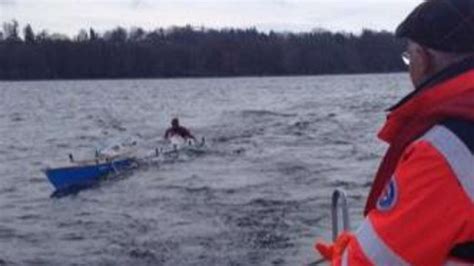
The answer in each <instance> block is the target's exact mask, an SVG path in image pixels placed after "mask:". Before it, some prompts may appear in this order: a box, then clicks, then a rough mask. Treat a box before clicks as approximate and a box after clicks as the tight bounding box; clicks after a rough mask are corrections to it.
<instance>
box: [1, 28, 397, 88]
mask: <svg viewBox="0 0 474 266" xmlns="http://www.w3.org/2000/svg"><path fill="white" fill-rule="evenodd" d="M403 50H404V43H403V42H402V41H400V40H397V39H395V38H394V36H393V34H392V33H390V32H386V31H373V30H364V31H363V32H362V33H360V34H353V33H345V32H330V31H327V30H314V31H312V32H306V33H277V32H268V33H266V32H259V31H257V30H256V29H254V28H251V29H232V28H230V29H221V30H215V29H207V28H195V27H191V26H185V27H170V28H166V29H164V28H159V29H156V30H151V31H146V30H144V29H142V28H132V29H130V30H127V29H125V28H123V27H117V28H115V29H112V30H109V31H106V32H103V33H99V32H97V31H96V30H94V29H92V28H91V29H88V30H80V31H79V33H78V34H77V35H75V36H74V37H72V38H70V37H68V36H66V35H63V34H58V33H53V34H50V33H48V32H47V31H45V30H43V31H40V32H38V33H35V31H34V30H33V28H32V27H31V25H29V24H27V25H26V26H24V27H23V28H21V27H20V26H19V24H18V22H17V21H15V20H13V21H10V22H4V23H3V25H2V29H1V30H0V79H2V80H23V79H26V80H28V79H96V78H97V79H98V78H157V77H204V76H211V77H220V76H265V75H318V74H341V73H381V72H396V71H404V70H405V67H404V66H403V63H402V62H401V60H400V56H399V55H400V53H401V52H402V51H403Z"/></svg>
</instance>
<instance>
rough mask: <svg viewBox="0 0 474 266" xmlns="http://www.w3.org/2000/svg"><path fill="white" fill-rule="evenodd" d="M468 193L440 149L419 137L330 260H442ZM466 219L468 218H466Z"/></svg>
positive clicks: (457, 238)
mask: <svg viewBox="0 0 474 266" xmlns="http://www.w3.org/2000/svg"><path fill="white" fill-rule="evenodd" d="M470 209H472V206H471V203H470V200H469V198H468V197H467V196H466V194H465V193H464V191H463V188H462V186H461V185H460V184H459V182H457V177H456V175H455V173H454V172H453V170H452V169H451V167H450V165H449V162H448V161H447V159H446V158H445V157H444V156H443V154H442V153H441V152H440V151H439V150H438V149H437V148H436V147H434V146H433V145H432V144H431V143H429V142H427V141H424V140H419V141H417V142H415V143H413V144H412V145H411V146H409V147H408V148H407V149H406V151H405V153H404V155H403V156H402V158H401V160H400V161H399V163H398V165H397V168H396V171H395V174H394V176H393V177H392V180H391V182H390V184H388V185H387V188H386V190H385V192H384V193H383V194H382V196H381V198H380V199H379V201H378V203H377V208H375V209H373V210H372V211H370V212H369V214H368V216H367V217H366V219H365V220H364V221H363V223H362V225H361V226H360V228H359V229H358V231H357V232H356V233H355V234H354V237H353V238H352V239H351V241H350V242H349V244H348V247H347V248H346V250H345V251H344V253H343V255H342V257H339V258H337V259H336V261H335V262H333V264H336V265H443V264H444V263H445V262H446V260H447V258H448V255H449V252H450V250H451V249H452V248H453V246H455V244H456V243H460V242H463V241H466V240H469V238H470V237H472V236H471V235H470V234H471V233H472V232H469V231H468V230H467V229H466V224H468V221H469V219H470V218H469V211H468V210H470ZM471 223H472V221H471Z"/></svg>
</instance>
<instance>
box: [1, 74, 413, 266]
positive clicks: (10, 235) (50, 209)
mask: <svg viewBox="0 0 474 266" xmlns="http://www.w3.org/2000/svg"><path fill="white" fill-rule="evenodd" d="M410 89H411V87H410V84H409V80H408V76H407V75H406V74H389V75H356V76H321V77H279V78H272V77H269V78H224V79H170V80H114V81H51V82H50V81H44V82H0V136H1V138H0V265H173V266H174V265H304V264H306V263H308V262H310V261H312V260H314V259H315V258H316V255H315V254H314V252H313V249H312V246H313V243H314V241H315V240H316V239H317V238H326V239H328V240H329V239H330V236H331V233H330V224H331V222H330V195H331V193H332V191H333V190H334V189H335V188H343V189H345V190H347V191H348V194H349V205H350V208H351V209H350V214H351V218H352V226H353V227H354V228H356V227H357V225H358V224H359V223H360V221H361V219H362V218H361V213H362V208H363V205H364V203H365V199H366V196H367V193H368V190H369V187H370V182H371V180H372V178H373V174H374V172H375V170H376V167H377V166H378V163H379V160H380V156H381V155H382V153H383V151H384V149H385V148H386V147H385V145H384V144H383V143H381V142H380V141H379V140H377V139H376V133H377V130H378V128H379V127H380V126H381V125H382V123H383V121H384V120H385V112H384V110H385V109H386V108H388V107H390V106H391V105H392V104H394V103H395V102H396V101H397V100H399V99H400V98H401V97H402V96H403V95H405V94H406V93H408V92H409V90H410ZM174 116H179V118H180V120H181V122H182V124H184V125H185V126H187V127H189V128H190V129H191V130H192V131H193V133H194V134H195V135H196V136H198V137H202V136H204V137H206V140H207V143H208V148H207V150H206V151H205V152H204V153H203V154H200V155H199V156H194V157H187V158H185V159H182V160H177V161H173V162H168V163H163V164H160V165H154V166H152V167H146V168H140V169H138V170H137V171H135V172H133V173H131V174H129V175H127V176H126V177H124V178H121V179H119V180H115V181H108V182H105V183H103V184H101V185H100V186H98V187H96V188H93V189H89V190H85V191H82V192H81V193H79V194H77V195H74V196H68V197H63V198H50V195H51V193H52V192H53V187H52V186H51V184H50V183H49V182H48V180H47V179H46V177H45V176H44V174H43V173H42V172H41V169H44V168H46V167H51V166H60V165H62V164H65V163H66V162H67V160H68V158H67V154H69V153H73V154H74V155H75V156H76V157H88V156H92V155H93V153H94V150H95V148H96V147H97V146H98V145H101V144H103V143H105V142H107V141H110V140H111V139H117V138H124V137H129V136H133V137H135V138H137V139H138V140H139V142H140V149H143V150H147V149H149V150H153V149H154V148H155V147H157V146H158V145H160V143H162V142H163V141H162V137H163V134H164V131H165V129H166V128H167V126H168V124H169V122H170V119H171V118H172V117H174Z"/></svg>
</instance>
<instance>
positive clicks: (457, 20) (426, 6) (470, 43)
mask: <svg viewBox="0 0 474 266" xmlns="http://www.w3.org/2000/svg"><path fill="white" fill-rule="evenodd" d="M395 34H396V36H397V37H400V38H408V39H410V40H413V41H415V42H417V43H419V44H420V45H423V46H426V47H428V48H431V49H434V50H438V51H443V52H453V53H470V52H474V0H426V1H424V2H423V3H422V4H420V5H419V6H418V7H417V8H416V9H415V10H414V11H413V12H412V13H411V14H410V15H408V17H407V18H406V19H405V21H403V22H402V23H401V24H400V26H398V28H397V31H396V33H395Z"/></svg>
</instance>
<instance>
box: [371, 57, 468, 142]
mask: <svg viewBox="0 0 474 266" xmlns="http://www.w3.org/2000/svg"><path fill="white" fill-rule="evenodd" d="M426 84H427V85H425V86H424V87H422V88H420V89H417V90H416V91H415V92H414V93H412V94H411V95H409V96H408V98H407V97H406V98H405V99H404V100H402V103H401V104H398V105H397V106H396V108H395V109H393V110H392V111H391V112H390V113H389V114H388V117H387V122H386V123H385V125H384V126H383V128H382V130H381V131H380V132H379V135H378V136H379V138H380V139H382V140H384V141H386V142H388V143H392V142H393V141H394V139H395V138H396V136H397V135H399V134H401V133H402V131H403V130H405V129H406V127H407V125H408V124H410V123H411V122H413V121H415V120H417V119H423V118H424V117H425V116H426V115H427V114H428V113H430V112H431V111H433V109H435V108H437V107H438V106H441V105H443V103H445V102H448V101H450V100H451V99H452V98H454V97H459V96H460V95H463V94H464V93H465V92H466V91H467V90H473V89H474V57H473V58H470V59H468V60H465V61H463V62H461V63H459V64H456V65H453V66H452V67H449V68H448V69H446V70H445V71H443V72H442V73H439V74H438V75H436V77H433V78H432V79H430V80H429V81H427V82H426Z"/></svg>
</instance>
